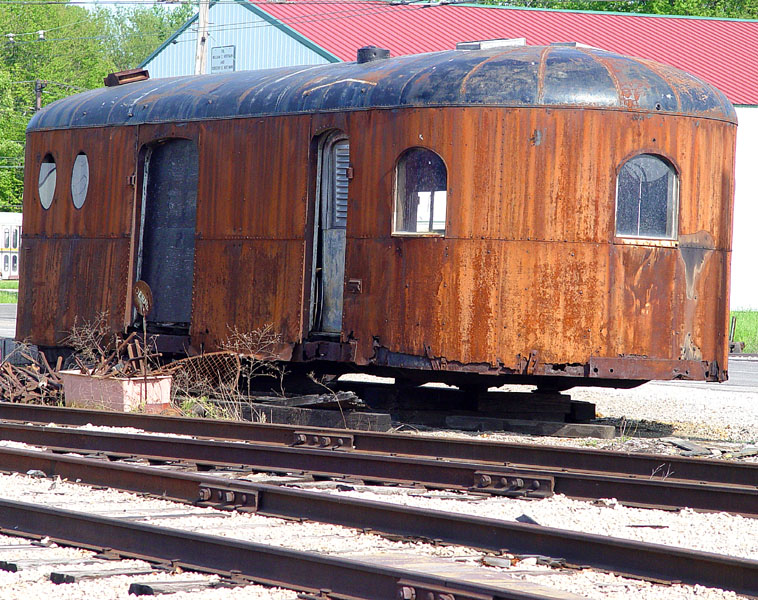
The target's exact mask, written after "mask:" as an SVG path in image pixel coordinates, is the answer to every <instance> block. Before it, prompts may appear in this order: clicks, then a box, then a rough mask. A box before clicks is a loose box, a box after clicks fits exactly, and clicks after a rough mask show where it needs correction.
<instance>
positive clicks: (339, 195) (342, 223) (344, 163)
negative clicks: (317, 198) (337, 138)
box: [331, 140, 350, 229]
mask: <svg viewBox="0 0 758 600" xmlns="http://www.w3.org/2000/svg"><path fill="white" fill-rule="evenodd" d="M349 167H350V144H349V142H348V141H347V140H345V141H342V142H338V143H337V144H335V145H334V202H333V203H332V210H331V213H332V214H331V217H332V223H331V225H332V227H335V228H341V229H344V228H345V227H346V225H347V199H348V198H347V187H348V169H349Z"/></svg>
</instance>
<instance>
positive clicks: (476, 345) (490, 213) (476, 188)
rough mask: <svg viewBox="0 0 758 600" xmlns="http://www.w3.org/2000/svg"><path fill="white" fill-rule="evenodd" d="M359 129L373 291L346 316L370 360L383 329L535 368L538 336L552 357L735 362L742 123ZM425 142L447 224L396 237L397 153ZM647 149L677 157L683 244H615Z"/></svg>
mask: <svg viewBox="0 0 758 600" xmlns="http://www.w3.org/2000/svg"><path fill="white" fill-rule="evenodd" d="M349 129H351V130H353V129H354V130H356V131H361V132H364V134H363V135H362V140H363V141H365V143H360V144H357V143H354V144H353V145H352V150H353V152H354V154H353V163H354V164H355V165H357V168H356V176H355V180H354V182H353V184H352V185H353V194H354V195H355V201H354V204H356V205H358V206H359V207H360V208H356V209H355V210H354V211H353V212H352V213H351V214H350V216H349V219H348V251H347V256H348V265H347V269H346V278H359V279H361V280H362V288H363V289H362V294H360V295H351V294H347V295H346V302H345V319H344V328H343V331H344V332H345V333H352V335H353V336H354V337H355V338H356V339H357V340H358V356H357V360H358V361H359V362H369V361H370V360H371V357H373V356H374V353H375V347H374V346H375V345H376V344H378V345H380V346H383V347H386V348H387V349H389V350H391V351H392V352H397V353H401V354H408V355H415V356H428V357H444V359H446V361H448V362H449V363H453V362H457V363H461V364H479V363H483V364H488V365H491V366H492V367H493V368H495V369H497V368H499V366H500V367H504V368H505V369H514V370H520V369H521V368H522V366H523V365H522V361H523V358H524V357H525V356H527V355H529V354H530V353H531V352H532V351H536V352H537V356H538V363H546V364H588V363H589V361H590V358H591V357H593V356H603V357H620V356H638V357H642V356H644V357H651V358H661V359H670V360H679V359H693V360H708V361H713V360H717V361H718V363H719V365H720V366H721V368H724V365H725V364H726V355H725V350H724V348H725V346H726V344H725V339H726V338H725V334H726V315H727V314H728V309H727V307H728V298H727V293H728V292H727V283H726V282H727V281H728V279H726V277H727V275H728V274H727V272H726V271H727V268H728V259H729V250H730V239H731V238H730V228H731V198H732V190H731V185H732V184H731V181H732V178H731V165H732V164H733V148H734V133H735V128H734V127H733V126H731V125H729V124H725V123H723V122H717V121H709V120H702V119H701V120H698V119H689V118H681V117H671V116H662V115H661V116H659V115H647V116H645V117H640V116H638V115H634V114H620V113H615V112H604V111H595V110H552V111H551V110H534V109H514V110H503V109H474V108H466V109H447V110H445V111H444V114H442V113H439V112H437V111H436V110H435V109H427V110H409V111H406V112H405V113H403V114H400V113H398V112H394V111H393V112H389V111H388V112H374V113H372V114H368V115H355V116H353V117H351V122H350V127H349ZM537 139H539V143H536V140H537ZM416 145H423V146H424V147H427V148H430V149H432V150H434V151H435V152H437V153H438V154H440V156H441V157H442V158H443V160H444V161H445V162H446V164H447V165H448V178H449V179H448V190H449V194H448V226H447V231H446V235H445V238H444V239H443V238H437V239H435V238H412V237H410V238H409V237H392V236H390V227H391V214H392V202H393V166H394V161H395V160H396V158H397V156H399V154H400V153H401V152H402V150H404V149H405V148H407V147H409V146H416ZM641 152H651V153H655V154H660V155H663V156H666V157H668V158H669V159H670V160H672V162H673V163H674V164H675V165H677V169H678V171H679V173H680V213H679V234H680V235H679V238H680V242H679V247H659V246H660V245H659V244H657V243H656V242H645V241H637V242H634V243H625V244H624V243H620V241H618V242H619V243H614V219H615V193H616V192H615V179H616V172H617V169H618V167H619V166H620V165H621V164H622V163H623V162H624V161H625V160H626V159H627V158H629V157H630V156H632V155H634V154H637V153H641ZM699 232H707V235H704V234H699ZM685 245H691V246H692V249H691V250H684V249H683V247H684V246H685ZM687 252H690V254H694V255H695V256H693V257H689V258H688V260H690V262H693V261H694V263H693V264H692V265H691V266H690V267H687V266H686V261H685V259H684V258H683V255H686V253H687ZM700 257H702V264H700V261H701V258H700ZM695 263H696V264H695ZM688 269H689V276H688ZM536 371H539V364H538V365H537V366H536Z"/></svg>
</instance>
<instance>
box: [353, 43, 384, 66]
mask: <svg viewBox="0 0 758 600" xmlns="http://www.w3.org/2000/svg"><path fill="white" fill-rule="evenodd" d="M389 57H390V51H389V50H387V49H385V48H377V47H376V46H364V47H363V48H358V58H357V59H356V60H357V61H358V64H359V65H362V64H363V63H367V62H371V61H374V60H384V59H386V58H389Z"/></svg>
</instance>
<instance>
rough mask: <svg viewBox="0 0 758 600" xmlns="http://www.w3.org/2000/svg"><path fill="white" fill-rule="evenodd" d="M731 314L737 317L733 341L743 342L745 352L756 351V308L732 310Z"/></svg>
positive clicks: (757, 349)
mask: <svg viewBox="0 0 758 600" xmlns="http://www.w3.org/2000/svg"><path fill="white" fill-rule="evenodd" d="M731 316H732V317H737V326H736V327H735V329H734V341H735V342H745V352H746V353H748V354H756V353H758V310H734V311H732V313H731Z"/></svg>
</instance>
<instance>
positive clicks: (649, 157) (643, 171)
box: [616, 154, 679, 240]
mask: <svg viewBox="0 0 758 600" xmlns="http://www.w3.org/2000/svg"><path fill="white" fill-rule="evenodd" d="M678 212H679V180H678V177H677V174H676V170H675V169H674V167H673V165H671V163H669V162H668V161H667V160H665V159H663V158H661V157H660V156H655V155H653V154H639V155H637V156H635V157H634V158H630V159H629V160H628V161H626V162H625V163H624V165H623V166H622V167H621V169H620V170H619V174H618V179H617V180H616V235H617V236H621V237H639V238H657V239H668V240H671V239H675V238H676V235H677V215H678Z"/></svg>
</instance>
